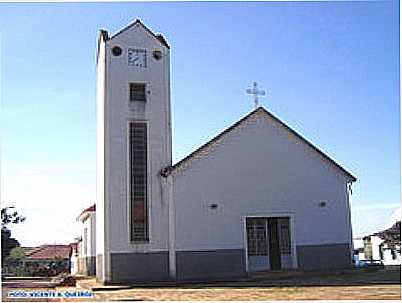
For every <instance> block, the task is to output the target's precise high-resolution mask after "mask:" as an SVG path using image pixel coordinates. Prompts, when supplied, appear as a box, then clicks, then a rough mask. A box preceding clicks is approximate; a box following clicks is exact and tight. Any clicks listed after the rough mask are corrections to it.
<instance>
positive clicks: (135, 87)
mask: <svg viewBox="0 0 402 303" xmlns="http://www.w3.org/2000/svg"><path fill="white" fill-rule="evenodd" d="M130 101H142V102H145V101H146V94H145V83H130Z"/></svg>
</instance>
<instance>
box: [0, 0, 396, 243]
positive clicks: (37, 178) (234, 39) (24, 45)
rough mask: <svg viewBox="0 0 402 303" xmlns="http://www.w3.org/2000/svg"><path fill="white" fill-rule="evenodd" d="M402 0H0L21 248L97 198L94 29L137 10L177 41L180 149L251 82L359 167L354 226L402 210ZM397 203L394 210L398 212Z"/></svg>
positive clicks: (232, 117) (222, 119) (9, 163)
mask: <svg viewBox="0 0 402 303" xmlns="http://www.w3.org/2000/svg"><path fill="white" fill-rule="evenodd" d="M398 12H399V6H398V2H397V1H375V2H374V1H372V2H270V3H269V2H268V3H261V2H258V3H242V2H240V3H239V2H236V3H155V2H154V3H64V4H56V3H50V4H4V3H2V4H0V31H1V48H0V51H1V53H0V56H1V107H2V111H1V112H2V115H1V117H2V118H1V127H2V134H3V136H2V180H1V185H2V200H1V201H2V205H8V204H14V205H15V206H17V208H18V209H19V210H20V211H21V212H22V213H23V214H25V215H26V216H27V221H26V222H25V223H24V224H22V225H21V226H18V227H16V228H15V229H14V231H15V234H16V237H17V238H18V239H19V240H20V241H21V242H22V244H23V245H36V244H40V243H44V242H46V243H55V242H66V241H72V240H73V238H74V237H75V236H76V235H77V234H78V229H77V224H76V222H75V218H76V216H77V215H78V214H79V212H80V211H81V210H82V209H83V208H84V207H87V206H89V205H90V204H91V202H93V201H95V173H96V167H95V143H96V141H95V140H96V127H95V122H96V117H95V54H96V40H97V35H98V32H99V29H101V28H105V29H107V30H108V31H109V33H111V34H113V33H114V32H116V31H118V30H119V29H120V28H122V27H124V26H126V25H127V24H128V23H130V22H132V21H133V20H134V19H135V18H137V17H139V18H140V19H141V20H142V21H143V22H144V23H145V24H146V25H147V26H149V27H150V28H151V29H152V30H153V31H154V32H161V33H163V34H164V36H165V37H166V39H167V41H168V42H169V44H170V45H171V91H172V96H171V97H172V109H173V134H174V135H173V142H174V147H173V155H174V159H175V160H179V159H181V158H182V157H184V156H185V155H187V154H188V153H189V152H191V151H192V150H194V149H195V148H196V147H198V146H199V145H201V144H203V143H204V142H205V141H206V140H208V139H210V138H212V137H213V136H215V135H216V134H217V133H218V132H220V131H221V130H223V129H224V128H226V127H227V126H229V125H230V124H232V123H233V122H235V121H237V120H238V119H239V118H241V117H242V116H244V115H245V114H247V113H248V112H249V111H251V110H252V109H253V103H252V99H251V98H250V97H249V96H247V95H246V94H245V89H246V88H247V87H249V86H250V85H251V83H252V82H253V81H257V82H258V83H259V85H260V87H262V88H264V89H266V90H267V92H268V96H267V97H265V98H263V99H262V104H263V105H264V106H265V107H266V108H267V109H268V110H269V111H271V112H272V113H273V114H275V115H276V116H278V117H279V118H280V119H282V120H283V121H284V122H285V123H287V124H288V125H289V126H290V127H292V128H293V129H295V130H296V131H297V132H299V133H300V134H302V135H303V136H304V137H305V138H307V139H308V140H310V141H311V142H313V143H314V144H315V145H316V146H318V147H319V148H321V149H322V150H323V151H325V152H326V153H327V154H328V155H329V156H330V157H332V158H333V159H335V160H336V161H337V162H338V163H340V164H341V165H342V166H344V167H345V168H346V169H348V170H349V171H350V172H351V173H352V174H354V175H355V176H357V178H358V182H357V183H356V184H355V185H354V186H353V195H352V197H351V203H352V219H353V226H354V234H355V235H361V234H365V233H368V232H373V231H376V230H378V229H381V228H383V227H384V226H386V225H387V224H389V222H390V220H391V215H392V214H393V213H394V215H395V211H396V210H397V209H398V208H399V207H400V130H399V129H400V128H399V126H400V110H399V15H398ZM399 211H400V209H399Z"/></svg>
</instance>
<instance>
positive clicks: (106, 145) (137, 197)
mask: <svg viewBox="0 0 402 303" xmlns="http://www.w3.org/2000/svg"><path fill="white" fill-rule="evenodd" d="M171 140H172V135H171V114H170V48H169V45H168V44H167V42H166V40H165V39H164V38H163V36H162V35H157V34H154V33H153V32H151V31H150V30H149V29H148V28H147V27H146V26H145V25H144V24H143V23H142V22H141V21H139V20H136V21H135V22H133V23H132V24H130V25H128V26H127V27H125V28H123V29H122V30H120V31H119V32H117V33H116V34H114V35H113V36H111V37H109V35H108V33H107V32H106V31H103V30H102V31H101V32H100V36H99V40H98V55H97V212H96V215H97V228H96V229H97V231H96V232H97V243H98V244H97V278H98V279H99V280H101V281H104V282H118V281H127V280H130V281H135V280H137V278H138V279H141V280H142V281H143V280H158V279H160V278H164V277H165V276H166V275H168V271H167V270H166V268H167V267H168V261H167V260H168V242H167V241H168V207H167V205H166V202H164V192H163V191H164V189H163V185H162V182H163V180H162V178H161V177H160V171H161V170H162V169H163V168H165V167H167V166H170V165H171V162H172V152H171ZM151 252H152V254H151ZM144 267H145V268H144ZM146 267H150V268H151V270H149V268H148V270H147V269H146ZM152 267H155V268H154V269H152Z"/></svg>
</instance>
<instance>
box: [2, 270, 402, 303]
mask: <svg viewBox="0 0 402 303" xmlns="http://www.w3.org/2000/svg"><path fill="white" fill-rule="evenodd" d="M25 283H26V282H25ZM400 283H401V282H400V268H399V269H398V270H395V269H393V270H391V271H390V270H379V271H374V272H349V273H343V274H338V273H334V274H330V273H327V274H320V275H295V276H292V277H282V278H272V276H269V275H267V276H264V275H261V276H258V277H254V278H253V279H248V280H243V281H233V282H216V283H208V284H205V283H204V284H186V285H179V286H165V287H161V286H159V287H156V286H154V287H138V286H136V287H131V288H129V289H112V288H108V287H104V288H102V289H101V290H97V291H94V292H93V294H94V297H93V298H91V299H83V300H77V299H31V300H30V301H33V300H34V301H38V302H39V301H154V300H158V301H165V300H169V301H183V300H190V301H197V300H206V301H208V300H224V301H229V300H239V301H248V300H256V301H259V300H400V299H401V285H400ZM79 285H81V287H85V288H87V289H90V287H91V286H92V287H94V286H97V285H96V282H95V281H94V279H85V280H83V281H81V283H79ZM4 286H6V287H4ZM20 286H22V287H23V285H20ZM16 289H17V288H14V287H12V288H9V287H7V285H5V284H4V283H3V301H23V300H21V299H14V300H10V298H7V297H6V296H7V292H8V291H11V290H16ZM18 289H21V288H18ZM23 289H24V290H26V289H25V288H23ZM45 289H46V288H36V289H35V290H45ZM48 290H53V291H70V292H72V291H77V290H79V291H82V290H84V288H78V287H75V288H73V287H57V288H53V289H48Z"/></svg>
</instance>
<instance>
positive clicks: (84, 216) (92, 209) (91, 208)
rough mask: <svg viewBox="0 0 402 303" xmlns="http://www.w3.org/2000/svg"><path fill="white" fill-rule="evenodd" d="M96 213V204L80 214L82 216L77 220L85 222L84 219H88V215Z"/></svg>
mask: <svg viewBox="0 0 402 303" xmlns="http://www.w3.org/2000/svg"><path fill="white" fill-rule="evenodd" d="M94 211H96V204H93V205H91V206H90V207H88V208H86V209H84V210H83V211H82V212H81V213H80V215H79V216H78V218H77V220H79V221H82V220H84V219H85V218H86V217H87V216H86V214H87V213H90V212H94Z"/></svg>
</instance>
